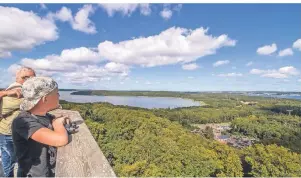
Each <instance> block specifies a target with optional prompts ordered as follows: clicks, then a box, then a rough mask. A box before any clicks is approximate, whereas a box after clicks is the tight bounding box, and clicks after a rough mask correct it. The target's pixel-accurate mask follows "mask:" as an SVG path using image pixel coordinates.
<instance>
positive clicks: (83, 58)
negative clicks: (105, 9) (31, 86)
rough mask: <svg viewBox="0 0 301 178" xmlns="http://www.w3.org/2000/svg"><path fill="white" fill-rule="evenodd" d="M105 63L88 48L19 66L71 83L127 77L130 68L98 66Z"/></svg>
mask: <svg viewBox="0 0 301 178" xmlns="http://www.w3.org/2000/svg"><path fill="white" fill-rule="evenodd" d="M100 62H103V60H102V59H101V58H100V56H99V55H98V53H97V52H95V51H93V50H91V49H89V48H86V47H80V48H74V49H65V50H63V51H62V52H61V54H60V55H55V54H52V55H48V56H45V57H44V58H41V59H28V58H23V59H21V61H20V63H19V65H23V66H30V67H32V68H33V69H34V70H36V71H37V73H38V74H39V75H46V76H56V77H60V78H63V79H64V80H65V81H66V82H69V83H77V84H79V83H82V82H84V83H85V82H92V81H93V82H95V81H100V80H107V79H108V78H111V77H113V76H116V77H118V76H119V77H126V76H127V75H128V73H129V72H130V67H128V66H126V65H124V64H119V63H115V62H108V63H107V64H105V65H103V66H99V65H96V64H97V63H100ZM18 67H19V66H18V65H17V64H13V65H11V66H10V67H9V71H11V72H13V73H15V71H16V69H17V68H18Z"/></svg>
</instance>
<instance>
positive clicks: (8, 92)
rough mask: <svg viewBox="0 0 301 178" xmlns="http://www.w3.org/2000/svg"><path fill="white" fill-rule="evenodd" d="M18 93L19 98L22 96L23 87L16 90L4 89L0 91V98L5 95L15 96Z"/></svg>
mask: <svg viewBox="0 0 301 178" xmlns="http://www.w3.org/2000/svg"><path fill="white" fill-rule="evenodd" d="M14 95H17V97H18V98H20V97H21V96H22V94H21V89H14V90H7V91H6V90H2V91H0V99H1V98H3V97H5V96H14Z"/></svg>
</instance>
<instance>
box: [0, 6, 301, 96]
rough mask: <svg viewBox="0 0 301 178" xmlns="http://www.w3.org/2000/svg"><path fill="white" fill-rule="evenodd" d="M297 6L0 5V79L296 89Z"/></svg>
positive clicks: (300, 36)
mask: <svg viewBox="0 0 301 178" xmlns="http://www.w3.org/2000/svg"><path fill="white" fill-rule="evenodd" d="M300 8H301V4H287V5H286V4H117V5H112V4H105V5H100V4H44V5H41V4H0V22H1V23H2V25H1V26H2V27H1V29H0V70H1V72H2V74H3V75H1V77H0V81H1V85H0V87H5V86H7V85H8V84H9V83H10V82H12V81H13V77H12V76H13V75H14V72H15V71H16V70H17V68H18V67H19V66H20V65H25V66H30V67H32V68H34V69H35V70H36V71H37V72H38V74H39V75H47V76H51V77H53V78H55V79H56V80H57V81H58V83H59V87H60V88H77V89H108V90H174V91H225V90H227V91H229V90H231V91H238V90H239V91H241V90H243V91H246V90H274V91H300V89H301V87H300V84H301V32H300V29H301V23H300V22H301V11H300Z"/></svg>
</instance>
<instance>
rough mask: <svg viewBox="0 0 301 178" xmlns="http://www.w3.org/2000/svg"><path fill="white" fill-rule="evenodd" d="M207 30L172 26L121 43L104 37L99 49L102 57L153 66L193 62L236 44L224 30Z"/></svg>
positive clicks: (131, 63) (114, 60)
mask: <svg viewBox="0 0 301 178" xmlns="http://www.w3.org/2000/svg"><path fill="white" fill-rule="evenodd" d="M207 31H208V29H204V28H198V29H195V30H191V29H185V28H177V27H172V28H169V29H167V30H165V31H163V32H161V33H160V34H159V35H155V36H149V37H139V38H136V39H133V40H127V41H121V42H119V43H113V42H111V41H104V42H102V43H100V44H99V45H98V50H99V54H100V55H101V57H103V58H104V59H107V60H110V61H113V62H117V63H123V64H130V65H141V66H146V67H153V66H160V65H168V64H177V63H189V62H193V61H196V60H197V59H198V58H201V57H203V56H207V55H212V54H215V53H216V50H217V49H219V48H222V47H225V46H235V44H236V41H235V40H232V39H230V38H229V37H228V36H227V35H225V34H223V35H220V36H217V37H215V36H212V35H207Z"/></svg>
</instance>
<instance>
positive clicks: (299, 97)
mask: <svg viewBox="0 0 301 178" xmlns="http://www.w3.org/2000/svg"><path fill="white" fill-rule="evenodd" d="M248 96H262V97H267V98H282V99H295V100H301V96H300V95H272V94H269V95H268V94H248Z"/></svg>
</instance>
